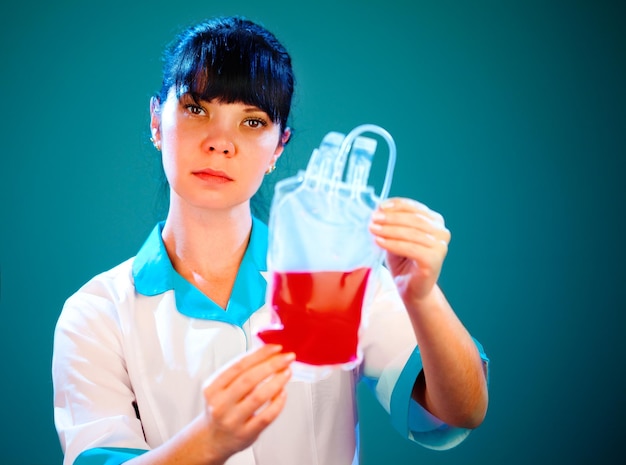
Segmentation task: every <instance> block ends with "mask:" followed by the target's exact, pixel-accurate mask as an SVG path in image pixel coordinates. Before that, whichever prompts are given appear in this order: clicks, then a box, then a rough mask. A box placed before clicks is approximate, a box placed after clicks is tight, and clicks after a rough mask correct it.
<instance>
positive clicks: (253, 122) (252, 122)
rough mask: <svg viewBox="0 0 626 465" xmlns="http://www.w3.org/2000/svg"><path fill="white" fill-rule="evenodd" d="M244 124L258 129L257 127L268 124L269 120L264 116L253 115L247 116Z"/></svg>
mask: <svg viewBox="0 0 626 465" xmlns="http://www.w3.org/2000/svg"><path fill="white" fill-rule="evenodd" d="M243 124H244V125H246V126H248V127H249V128H252V129H256V128H261V127H265V126H267V121H266V120H264V119H263V118H257V117H253V118H246V119H245V120H244V121H243Z"/></svg>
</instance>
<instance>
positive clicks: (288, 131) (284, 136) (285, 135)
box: [272, 128, 291, 164]
mask: <svg viewBox="0 0 626 465" xmlns="http://www.w3.org/2000/svg"><path fill="white" fill-rule="evenodd" d="M290 137H291V128H285V130H284V131H283V134H282V135H281V136H280V142H279V143H278V146H277V147H276V151H275V152H274V157H273V158H272V164H275V163H276V160H278V157H280V156H281V154H282V153H283V150H285V145H286V144H287V142H289V138H290Z"/></svg>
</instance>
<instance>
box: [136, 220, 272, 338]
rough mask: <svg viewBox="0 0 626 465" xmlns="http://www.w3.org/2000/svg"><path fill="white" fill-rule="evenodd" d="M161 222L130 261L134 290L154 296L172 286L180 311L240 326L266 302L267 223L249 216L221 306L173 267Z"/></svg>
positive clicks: (188, 314) (187, 314) (194, 316)
mask: <svg viewBox="0 0 626 465" xmlns="http://www.w3.org/2000/svg"><path fill="white" fill-rule="evenodd" d="M163 225H164V222H161V223H158V224H157V225H156V226H155V228H154V229H153V230H152V232H151V233H150V235H149V236H148V239H147V240H146V242H145V243H144V244H143V246H142V247H141V249H140V250H139V252H138V253H137V256H136V257H135V260H134V262H133V278H134V280H135V289H136V290H137V292H139V293H140V294H143V295H146V296H154V295H158V294H162V293H164V292H167V291H169V290H173V291H174V295H175V297H176V308H177V309H178V311H179V312H180V313H182V314H183V315H186V316H189V317H192V318H201V319H204V320H216V321H223V322H225V323H230V324H233V325H237V326H242V325H243V324H244V323H245V322H246V321H247V320H248V319H249V318H250V316H251V315H252V314H253V313H254V312H255V311H256V310H258V309H259V308H260V307H261V306H262V305H263V303H264V302H265V289H266V280H265V278H264V277H263V276H262V275H261V272H265V271H266V270H267V264H266V263H267V262H266V256H267V238H268V236H267V234H268V231H267V226H266V225H265V224H263V223H262V222H261V221H260V220H258V219H257V218H254V217H253V218H252V233H251V234H250V242H249V243H248V247H247V249H246V252H245V254H244V256H243V260H242V261H241V265H240V267H239V271H238V272H237V277H236V279H235V285H234V287H233V291H232V294H231V296H230V300H229V302H228V305H227V307H226V310H224V309H222V308H221V307H219V306H218V305H217V304H215V303H214V302H213V301H212V300H211V299H209V298H208V297H207V296H205V295H204V294H203V293H202V292H200V291H199V290H198V288H196V287H195V286H194V285H193V284H191V283H190V282H189V281H187V280H186V279H185V278H183V277H182V276H181V275H180V274H179V273H178V272H177V271H176V270H175V269H174V267H173V266H172V262H171V261H170V259H169V257H168V255H167V251H166V250H165V244H164V243H163V238H162V237H161V232H162V231H163Z"/></svg>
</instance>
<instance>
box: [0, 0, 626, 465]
mask: <svg viewBox="0 0 626 465" xmlns="http://www.w3.org/2000/svg"><path fill="white" fill-rule="evenodd" d="M622 5H623V2H615V1H603V0H598V1H591V0H590V1H573V0H572V1H566V0H563V1H557V0H543V1H536V0H526V1H521V0H520V1H514V0H511V1H495V0H494V1H486V0H477V1H473V2H469V1H448V0H440V1H437V0H430V1H419V0H416V1H406V0H386V1H367V0H365V1H352V0H333V1H329V0H317V1H315V2H297V1H289V2H287V1H283V0H272V1H265V2H264V1H258V0H256V1H250V0H239V1H237V2H226V1H220V2H217V1H211V0H204V1H198V0H187V1H185V0H181V1H167V2H166V1H162V0H151V1H146V0H137V1H124V2H121V1H118V0H107V1H99V0H94V1H79V0H75V1H71V0H57V1H50V2H43V1H40V2H33V1H30V0H24V1H21V2H4V3H3V4H2V6H0V45H1V48H0V70H1V73H0V95H1V97H0V137H1V138H0V156H1V171H0V176H1V178H0V181H1V185H0V189H1V193H2V210H1V218H2V227H1V228H0V234H1V236H0V253H1V255H0V273H1V274H0V277H1V287H0V291H1V294H0V306H1V309H0V311H1V320H0V321H1V324H0V354H1V355H2V359H3V363H2V368H3V370H2V375H3V376H2V378H3V379H2V381H1V382H0V400H1V402H2V407H1V409H0V411H1V412H2V413H1V417H2V422H1V424H2V428H3V431H2V434H0V463H2V464H5V465H57V464H60V462H61V452H60V449H59V446H58V442H57V438H56V434H55V431H54V428H53V423H52V397H51V381H50V358H51V351H52V332H53V328H54V324H55V321H56V318H57V316H58V314H59V311H60V309H61V306H62V304H63V301H64V299H65V298H67V296H69V295H70V294H71V293H72V292H74V291H75V290H76V289H77V288H78V287H79V286H80V285H81V284H83V283H84V282H85V281H86V280H87V279H88V278H90V277H91V276H92V275H94V274H96V273H98V272H100V271H103V270H105V269H107V268H109V267H111V266H113V265H115V264H117V263H118V262H120V261H122V260H124V259H125V258H127V257H129V256H131V255H133V254H134V253H135V252H136V250H137V248H138V247H139V246H140V245H141V243H142V242H143V240H144V238H145V236H146V235H147V233H148V232H149V230H150V229H151V228H152V226H153V224H154V222H155V221H156V219H157V218H158V215H159V208H160V204H159V196H158V185H157V182H156V181H155V175H156V172H157V171H156V169H155V166H156V165H155V157H156V153H155V152H154V150H153V149H152V147H151V146H150V144H149V142H148V137H149V134H148V130H147V128H148V100H149V97H150V95H151V94H152V93H153V92H154V91H156V90H157V89H158V87H159V84H160V82H159V71H160V54H161V51H162V49H163V47H164V46H165V45H166V43H167V42H168V41H169V40H170V39H171V38H172V37H173V35H174V34H175V33H176V32H178V31H179V30H180V29H181V28H182V27H183V26H186V25H188V24H190V23H192V22H195V21H197V20H199V19H202V18H204V17H208V16H213V15H222V14H241V15H245V16H248V17H250V18H251V19H254V20H257V21H259V22H261V23H263V24H265V25H266V26H267V27H269V28H270V29H271V30H273V31H274V32H275V33H276V35H277V36H278V37H279V38H280V39H281V40H282V41H283V42H284V43H285V44H286V45H287V47H288V48H289V50H290V51H291V53H292V56H293V60H294V66H295V70H296V73H297V81H298V88H297V89H298V90H297V96H296V99H295V106H294V111H293V119H292V124H293V126H294V127H295V130H296V132H295V137H294V139H293V141H292V143H291V144H290V145H289V146H288V150H287V153H286V155H287V156H284V157H283V158H282V159H281V162H282V164H281V166H280V168H279V170H278V171H277V172H276V174H275V175H273V176H287V175H290V174H292V173H293V172H295V171H296V170H297V169H300V168H302V167H303V166H304V164H305V163H306V160H307V159H308V156H309V154H310V152H311V150H312V149H313V147H315V146H316V145H317V144H318V143H319V141H320V140H321V138H322V136H323V135H324V134H326V132H328V131H331V130H338V131H344V132H346V131H349V130H350V129H352V128H353V127H354V126H356V125H358V124H361V123H374V124H378V125H381V126H383V127H384V128H386V129H387V130H388V131H389V132H390V133H391V134H392V136H393V137H394V139H395V141H396V143H397V147H398V161H397V165H396V171H395V179H394V183H393V186H392V191H391V193H392V195H403V196H409V197H414V198H416V199H418V200H421V201H423V202H425V203H426V204H428V205H429V206H431V207H432V208H433V209H435V210H438V211H440V212H441V213H443V214H444V216H445V218H446V220H447V224H448V226H449V228H450V229H451V231H452V236H453V239H452V242H451V246H450V252H449V256H448V259H447V261H446V265H445V267H444V270H443V275H442V277H441V285H442V287H443V288H444V291H445V292H446V293H447V295H448V297H449V299H450V301H451V302H452V304H453V305H454V307H455V309H456V311H457V313H458V315H459V316H460V317H461V319H462V320H463V321H464V322H465V324H466V326H467V327H468V328H469V329H470V331H471V332H472V333H473V334H474V335H475V336H476V337H477V338H478V339H479V340H480V341H481V342H482V343H483V344H484V346H485V348H486V350H487V351H488V353H489V355H490V357H491V360H492V365H491V370H492V371H491V404H490V409H489V412H488V415H487V418H486V420H485V422H484V423H483V425H482V426H481V427H480V428H479V429H478V430H476V431H475V432H473V434H472V435H471V436H470V437H469V439H468V440H467V441H466V442H465V443H463V444H462V445H460V446H459V447H457V448H456V449H453V450H451V451H447V452H433V451H429V450H425V449H423V448H421V447H419V446H416V445H412V444H410V443H408V442H405V441H403V440H402V439H401V438H400V437H399V436H398V435H397V434H396V433H395V432H394V431H393V430H392V429H391V427H390V425H389V424H388V423H387V421H386V419H385V417H384V416H383V415H382V414H381V410H380V408H379V407H378V406H377V405H376V404H375V403H374V402H373V401H372V398H371V396H369V394H368V393H367V392H365V391H363V390H360V391H359V392H360V405H361V408H362V422H361V423H362V424H361V428H362V434H363V438H362V442H363V464H366V465H378V464H380V465H388V464H392V465H403V464H431V465H434V464H480V465H487V464H494V465H496V464H497V465H502V464H508V465H518V464H519V465H522V464H524V465H526V464H528V463H534V464H542V463H568V464H596V463H602V464H604V463H615V461H614V460H613V459H611V457H613V456H616V455H617V456H619V455H621V452H620V445H619V444H620V440H622V438H623V437H624V433H626V428H625V427H624V423H623V419H624V415H625V414H626V411H625V405H624V398H625V396H624V393H625V392H626V391H625V389H624V387H625V386H624V375H625V368H626V364H625V363H624V358H623V349H624V342H623V333H624V331H625V330H626V324H625V318H624V311H625V310H626V305H625V298H624V290H623V288H624V277H625V276H624V271H623V270H624V267H623V262H624V259H625V258H626V257H625V256H624V255H625V254H624V246H623V243H622V240H623V238H624V236H625V235H624V233H625V230H624V229H625V228H624V221H623V217H624V206H623V201H624V200H625V199H626V196H625V195H624V194H625V192H624V187H623V183H624V174H625V162H624V157H625V155H626V144H625V142H626V111H625V108H626V98H625V97H626V96H625V93H626V92H625V89H626V66H625V61H626V60H625V57H626V46H625V33H624V25H623V23H624V19H625V18H626V15H625V8H624V7H623V6H622ZM288 159H289V160H288ZM380 159H383V160H384V154H383V155H381V156H380ZM381 167H382V165H381V164H380V163H379V164H378V165H377V167H376V173H377V174H376V175H374V176H373V178H372V179H373V182H377V181H376V180H377V179H379V178H377V177H376V176H379V175H380V172H381Z"/></svg>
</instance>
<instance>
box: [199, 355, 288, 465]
mask: <svg viewBox="0 0 626 465" xmlns="http://www.w3.org/2000/svg"><path fill="white" fill-rule="evenodd" d="M280 351H281V347H280V346H279V345H273V344H271V345H270V344H268V345H263V346H261V347H260V348H258V349H255V350H253V351H251V352H247V353H246V354H244V355H243V356H241V357H239V358H237V359H235V360H234V361H233V362H231V363H230V364H229V365H227V366H226V367H224V369H222V370H220V371H219V372H218V373H216V374H215V375H214V376H213V377H212V378H211V379H210V380H208V381H207V383H206V384H205V387H204V399H205V403H206V409H205V412H204V415H202V416H201V418H200V419H198V420H199V421H200V422H201V423H204V427H203V428H202V429H204V431H205V434H203V437H204V444H205V446H206V451H207V454H208V459H209V463H223V461H225V460H226V459H228V458H229V457H230V456H231V455H233V454H235V453H237V452H239V451H241V450H243V449H245V448H247V447H249V446H250V445H251V444H252V443H253V442H254V441H255V440H256V438H257V437H258V436H259V434H260V433H261V432H262V431H263V430H264V429H265V428H266V427H267V426H268V425H269V424H270V423H272V422H273V421H274V420H275V419H276V417H277V416H278V414H279V413H280V412H281V411H282V409H283V407H284V405H285V401H286V392H285V386H286V384H287V382H288V381H289V379H290V378H291V370H290V368H289V366H290V364H291V362H292V361H293V360H294V359H295V355H294V354H293V353H286V354H285V353H281V352H280Z"/></svg>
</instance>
